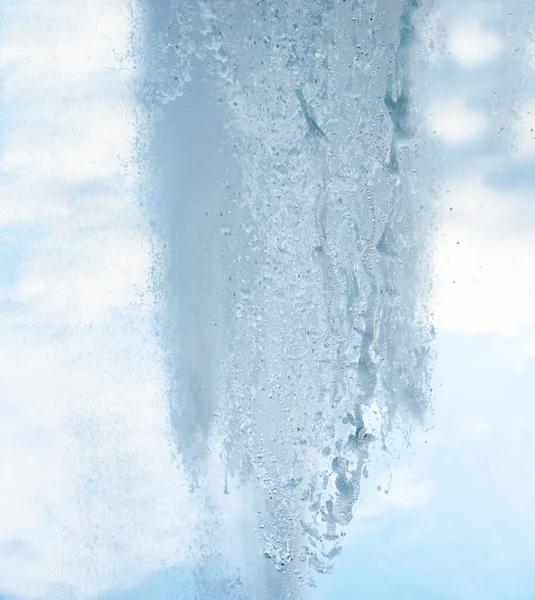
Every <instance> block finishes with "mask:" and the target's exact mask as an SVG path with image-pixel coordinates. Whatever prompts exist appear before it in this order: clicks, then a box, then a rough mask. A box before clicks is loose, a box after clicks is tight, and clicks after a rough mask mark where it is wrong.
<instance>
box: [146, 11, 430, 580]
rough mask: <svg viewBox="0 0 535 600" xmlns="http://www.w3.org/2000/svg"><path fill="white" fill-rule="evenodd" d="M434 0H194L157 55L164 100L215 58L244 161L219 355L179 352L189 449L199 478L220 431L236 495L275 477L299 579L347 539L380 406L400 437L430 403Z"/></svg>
mask: <svg viewBox="0 0 535 600" xmlns="http://www.w3.org/2000/svg"><path fill="white" fill-rule="evenodd" d="M429 8H430V4H429V3H428V5H427V6H426V7H425V10H424V8H422V7H419V6H418V3H417V2H416V0H407V1H406V2H401V1H400V2H391V1H388V2H386V1H385V2H378V1H376V0H373V1H372V0H368V1H361V2H345V1H340V2H338V1H335V0H313V1H310V2H306V3H305V2H285V1H283V0H272V1H268V0H257V1H253V0H248V1H245V2H229V1H228V0H204V1H202V2H198V3H196V2H177V3H175V4H173V5H172V7H171V10H170V13H169V14H170V18H169V25H168V26H167V29H166V30H165V31H164V34H163V35H162V36H161V37H160V38H159V44H160V45H159V46H157V47H158V48H159V50H158V52H156V55H158V56H156V55H155V58H154V61H155V64H156V65H157V68H154V69H152V70H151V72H152V74H153V75H152V84H151V85H150V86H149V87H148V89H149V92H150V93H149V95H148V96H147V101H148V102H150V103H156V104H158V103H159V102H163V103H166V102H168V101H170V100H171V99H174V98H177V97H178V96H180V95H181V94H183V93H184V92H185V91H187V88H188V85H189V83H190V82H191V80H192V78H194V77H195V74H196V73H198V72H199V71H200V68H199V64H200V65H202V69H205V70H206V72H207V73H209V74H210V75H211V77H212V79H211V80H210V81H211V82H212V83H211V85H212V91H211V93H212V97H213V98H214V100H215V99H217V101H218V102H219V103H221V104H222V105H224V107H225V111H226V114H227V119H228V120H227V123H226V127H227V129H226V131H227V139H226V140H225V141H224V142H222V144H224V147H225V149H226V151H227V152H228V153H229V161H230V162H232V164H233V165H234V175H233V177H232V178H229V181H227V185H226V186H225V187H224V189H223V191H222V192H221V194H222V198H223V199H222V200H221V202H220V204H221V205H224V206H225V207H226V210H225V215H223V211H222V212H221V217H223V216H225V219H224V222H225V223H226V226H225V227H222V228H221V230H220V233H221V234H222V235H221V241H218V242H217V254H218V258H217V261H218V279H217V281H218V282H219V283H218V285H220V286H221V287H220V288H218V289H217V290H216V291H215V292H213V290H212V292H209V293H213V296H214V298H215V299H216V300H215V302H216V304H217V307H218V308H217V311H218V316H217V321H216V320H214V323H213V327H211V328H210V334H209V335H208V338H206V339H204V341H203V342H202V344H203V346H204V347H205V348H207V347H210V360H209V364H207V363H206V362H203V354H202V352H200V353H194V357H193V359H191V356H190V357H189V358H187V357H186V356H187V352H186V351H184V349H182V351H181V353H179V356H178V358H177V360H178V362H181V364H182V365H186V366H185V367H184V368H183V370H182V382H178V383H177V389H176V390H175V393H174V396H173V398H172V411H173V414H174V415H175V421H176V423H177V426H178V428H179V432H178V436H177V443H178V447H179V450H180V452H181V454H182V456H183V457H186V460H185V462H186V463H187V464H188V468H189V470H190V472H191V473H192V477H193V480H195V481H196V484H195V485H198V484H199V477H201V478H202V477H205V479H204V481H206V473H207V472H208V471H209V468H208V467H207V466H206V461H208V460H210V459H208V458H207V457H208V455H209V454H210V451H209V448H211V447H212V448H218V452H220V457H219V456H215V453H214V452H212V460H216V461H219V460H221V461H222V463H223V465H224V468H225V471H226V476H225V484H224V491H225V492H226V493H230V494H231V495H232V493H234V491H235V490H236V489H237V488H238V487H239V486H248V485H251V486H253V487H254V488H256V489H257V490H258V493H259V498H260V500H259V503H260V504H259V505H260V509H259V516H258V524H259V531H260V532H261V537H262V538H263V548H264V550H263V553H264V556H265V557H266V558H269V559H270V560H271V561H272V562H273V563H274V565H275V568H276V569H277V570H278V571H280V572H282V573H284V574H286V575H287V576H288V577H290V576H291V577H292V578H295V579H296V580H297V581H298V582H305V581H307V580H308V579H309V576H310V572H309V571H314V572H319V573H328V572H330V571H331V570H332V568H333V565H334V562H335V560H336V557H337V556H338V555H339V554H340V552H341V551H342V537H343V528H344V527H345V526H347V525H348V524H349V523H350V522H351V519H352V516H353V511H354V507H355V503H356V501H357V499H358V497H359V491H360V486H361V481H362V478H363V477H366V476H367V466H366V465H367V461H368V454H369V447H370V444H372V443H374V435H372V433H371V432H370V431H369V430H368V428H367V426H366V421H367V418H368V415H370V414H371V413H373V412H375V413H376V414H377V415H378V418H379V419H380V420H381V422H382V429H381V436H382V442H383V444H385V443H386V440H387V436H388V432H389V430H390V428H391V427H393V425H394V424H399V423H401V424H402V425H404V426H406V427H408V428H410V427H411V424H413V423H414V422H415V421H417V420H419V419H422V418H423V416H424V415H425V413H426V409H427V407H428V403H429V395H430V389H429V367H430V359H431V352H430V343H431V340H432V337H433V331H432V327H431V326H430V323H429V318H428V314H427V310H426V306H427V304H426V302H427V295H428V291H429V290H428V285H429V279H428V274H427V267H426V264H427V263H426V261H427V257H428V253H429V246H428V241H429V235H430V224H431V222H432V218H433V200H432V194H431V192H430V190H429V187H430V186H428V185H427V183H428V182H427V183H426V179H425V177H424V176H423V175H424V172H425V171H426V168H425V167H422V165H425V161H424V160H423V159H422V158H421V157H422V156H423V155H425V154H426V153H429V152H430V149H429V145H428V143H427V141H426V138H425V134H424V133H423V132H422V131H421V127H420V125H419V123H418V114H419V111H418V99H417V98H418V96H417V95H416V96H415V94H414V90H415V89H417V88H418V85H421V84H422V79H423V77H422V70H423V68H424V67H423V65H424V62H425V58H424V53H423V52H422V48H421V44H420V41H419V33H418V32H419V29H421V28H422V27H424V26H425V18H426V10H429ZM162 57H163V58H162ZM168 72H169V73H171V76H168V75H167V73H168ZM162 73H165V74H166V75H165V76H163V75H162ZM179 101H180V100H179ZM236 173H237V175H236ZM222 183H223V182H222ZM207 214H208V213H207ZM223 282H224V283H223ZM181 318H182V319H187V318H188V315H187V311H185V313H184V311H183V315H182V316H179V317H178V319H179V320H180V319H181ZM199 335H201V334H200V333H199ZM202 335H205V334H202ZM179 343H180V342H179ZM190 359H191V360H190ZM192 382H194V385H193V387H192ZM199 394H202V395H203V398H204V399H203V400H201V398H200V396H199ZM200 406H205V407H210V410H201V409H200V408H199V407H200ZM208 413H209V414H208ZM186 429H187V430H188V431H189V432H191V431H195V432H196V435H195V436H192V435H190V434H188V432H186V431H185V430H186ZM185 439H187V440H189V441H187V442H185ZM201 448H204V450H203V451H200V449H201ZM207 470H208V471H207ZM203 473H204V475H203ZM201 487H202V486H201Z"/></svg>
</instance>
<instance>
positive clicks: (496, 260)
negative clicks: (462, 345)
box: [435, 179, 535, 335]
mask: <svg viewBox="0 0 535 600" xmlns="http://www.w3.org/2000/svg"><path fill="white" fill-rule="evenodd" d="M447 189H448V190H449V193H445V194H444V197H443V209H444V210H443V219H442V225H441V228H440V230H439V233H438V235H437V238H436V248H435V271H436V284H435V300H436V306H435V314H436V318H437V324H438V325H439V326H440V327H442V328H446V329H451V330H457V331H467V332H470V333H476V332H486V331H493V332H499V333H502V334H505V335H516V334H518V333H519V332H520V331H521V330H522V329H523V328H525V327H535V314H534V313H533V310H532V307H533V306H534V305H535V274H534V272H533V269H532V268H531V257H532V256H533V255H534V252H535V244H534V242H533V227H535V223H534V224H533V226H532V227H531V228H530V227H529V223H525V222H520V221H519V220H518V219H521V218H522V211H521V209H520V207H521V206H522V205H523V204H524V205H525V203H526V202H527V201H528V200H529V199H527V198H523V197H522V196H519V195H515V194H514V193H512V192H510V191H509V192H505V191H503V192H496V191H493V190H491V189H490V188H488V187H486V186H485V185H484V183H483V182H482V181H481V179H471V180H465V181H459V182H457V183H455V184H451V185H449V186H448V188H447ZM450 209H451V210H450Z"/></svg>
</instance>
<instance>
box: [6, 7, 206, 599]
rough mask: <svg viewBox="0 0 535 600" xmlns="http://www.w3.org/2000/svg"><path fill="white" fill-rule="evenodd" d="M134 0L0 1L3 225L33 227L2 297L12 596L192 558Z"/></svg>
mask: <svg viewBox="0 0 535 600" xmlns="http://www.w3.org/2000/svg"><path fill="white" fill-rule="evenodd" d="M129 5H130V3H129V2H127V1H126V0H112V1H110V0H50V1H49V2H46V3H43V2H39V1H38V0H26V1H23V0H21V1H20V2H17V3H6V5H2V7H1V8H0V12H1V15H0V17H1V21H2V36H1V39H0V72H1V78H2V81H1V84H2V90H3V95H2V103H3V104H2V110H3V112H4V114H5V116H6V128H5V134H4V138H3V143H2V149H1V151H0V169H1V170H2V172H3V179H2V181H1V182H0V226H3V227H8V226H10V225H13V224H17V223H18V224H24V226H25V227H24V229H23V230H24V231H25V232H31V237H26V238H22V239H20V240H19V243H20V244H21V246H22V247H23V249H24V253H23V254H24V257H25V258H24V260H23V262H22V264H21V265H20V269H19V270H20V276H19V278H18V280H17V281H16V282H15V283H14V284H12V285H11V286H9V287H6V286H4V287H3V288H2V290H1V293H2V297H1V298H0V300H2V301H3V304H2V307H3V308H2V310H1V311H0V323H1V328H2V337H1V339H0V364H2V370H1V373H0V489H1V490H2V494H1V495H0V594H1V593H8V594H15V595H20V596H25V597H28V596H31V597H36V598H44V597H57V596H58V594H60V591H59V589H60V588H62V589H63V590H64V589H65V588H67V589H68V590H69V591H68V593H67V596H70V597H76V598H84V597H88V596H91V595H95V594H97V593H101V592H104V591H105V590H107V589H109V588H111V587H115V586H120V585H123V584H124V585H126V584H128V583H133V582H135V581H136V580H138V579H139V578H141V577H143V576H144V575H146V574H148V573H150V572H151V571H152V570H155V569H160V568H162V567H165V566H166V565H172V564H175V563H177V562H181V561H187V560H191V559H192V558H193V557H192V556H191V548H189V547H188V546H187V543H186V542H185V540H186V539H187V538H188V535H191V533H189V534H188V532H191V530H192V528H194V527H195V525H196V523H197V522H198V518H199V512H198V509H197V508H196V507H195V506H193V503H192V501H191V500H189V497H190V496H189V494H188V490H187V484H186V481H185V478H184V477H183V475H182V474H181V473H180V471H179V465H178V464H177V461H176V457H175V456H174V452H173V449H172V442H171V439H170V437H171V434H170V427H171V426H170V423H169V419H168V411H167V406H166V399H167V394H168V390H167V387H166V386H167V383H166V381H167V379H166V371H165V369H166V367H165V361H164V358H163V355H162V349H161V348H160V346H159V343H158V339H157V337H156V334H155V332H154V331H153V328H152V327H153V325H152V324H153V321H154V319H155V318H156V317H157V316H158V315H157V314H156V313H155V311H156V310H157V306H158V298H157V297H156V295H155V293H154V291H153V289H152V279H151V272H152V270H153V269H154V268H157V265H156V264H155V260H156V258H157V257H156V255H155V253H158V252H159V250H158V245H159V242H158V240H157V239H156V238H155V237H154V235H153V234H152V233H151V231H150V228H149V226H148V224H147V222H146V219H145V216H144V214H143V212H142V209H141V208H140V202H139V200H140V199H139V197H138V192H137V190H138V189H139V187H140V184H141V183H142V182H141V181H140V180H139V179H136V177H138V175H137V165H136V164H132V162H133V161H134V160H135V142H136V136H137V135H138V133H139V132H138V130H137V125H138V121H137V119H138V117H137V116H136V115H137V114H136V106H135V100H134V96H133V93H132V76H133V73H134V68H133V67H134V66H135V58H134V48H133V46H132V40H133V39H134V38H135V32H134V31H133V30H132V21H131V13H130V10H129ZM133 8H134V9H135V7H133ZM26 235H28V233H26ZM6 301H7V302H6ZM8 306H10V307H11V308H7V307H8ZM61 594H64V592H61Z"/></svg>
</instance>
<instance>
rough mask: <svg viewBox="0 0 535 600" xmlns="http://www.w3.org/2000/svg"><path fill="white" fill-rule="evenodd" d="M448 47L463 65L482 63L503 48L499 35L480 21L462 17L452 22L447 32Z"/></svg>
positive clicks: (473, 65)
mask: <svg viewBox="0 0 535 600" xmlns="http://www.w3.org/2000/svg"><path fill="white" fill-rule="evenodd" d="M448 37H449V39H448V48H449V51H450V53H451V55H452V56H453V57H454V58H455V59H456V60H457V61H458V62H459V63H460V64H461V65H462V66H463V67H475V66H479V65H483V64H485V63H487V62H489V61H490V60H492V59H493V58H496V57H497V56H498V55H499V53H500V52H501V51H502V50H503V47H504V43H503V40H502V39H501V37H500V36H499V35H498V34H497V33H494V32H492V31H487V30H485V29H484V28H483V25H482V23H481V21H479V20H477V19H474V18H466V17H465V18H464V19H463V20H462V21H457V22H456V23H454V24H453V25H452V26H451V28H450V32H449V36H448Z"/></svg>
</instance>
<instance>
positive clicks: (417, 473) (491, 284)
mask: <svg viewBox="0 0 535 600" xmlns="http://www.w3.org/2000/svg"><path fill="white" fill-rule="evenodd" d="M67 5H68V6H69V7H70V8H69V9H68V10H67ZM134 6H135V4H134ZM438 6H439V10H437V11H435V12H433V13H432V14H431V15H430V16H429V23H428V29H427V30H426V31H427V35H428V36H429V37H430V38H433V40H434V41H435V54H432V55H431V56H430V62H431V64H432V65H433V69H432V73H431V75H430V85H429V87H428V94H429V96H428V97H427V98H425V106H426V110H427V114H426V115H425V118H426V119H427V123H428V129H429V131H431V132H434V133H433V135H436V137H437V148H438V150H439V152H441V153H442V156H443V157H444V161H443V163H442V166H441V171H440V179H441V181H440V184H439V186H438V187H439V189H438V195H439V199H440V203H441V207H442V209H443V210H442V211H441V215H440V219H441V220H440V223H441V225H440V228H439V229H438V232H437V237H436V245H435V249H434V255H433V261H434V266H435V275H436V280H435V284H436V285H435V317H436V321H437V329H438V335H437V341H436V349H437V355H438V359H437V364H436V372H435V390H436V396H435V411H434V415H433V417H432V423H433V428H432V429H431V430H430V431H427V432H424V431H420V430H416V431H415V432H414V435H413V438H412V446H411V448H406V447H404V444H403V442H402V440H396V439H394V440H393V441H392V446H393V448H394V450H393V452H392V454H391V456H390V457H386V456H385V455H383V454H382V453H381V452H379V451H377V452H376V454H375V455H374V457H373V460H372V463H371V467H370V475H371V476H370V480H369V481H368V483H367V486H365V487H364V489H363V494H362V499H361V502H360V503H359V505H358V510H357V511H356V515H355V520H354V522H353V524H352V526H351V527H350V528H349V529H348V535H347V544H346V548H345V549H344V551H343V553H342V555H341V557H340V560H339V563H338V565H337V568H336V570H335V573H334V574H333V575H332V576H330V577H327V578H322V579H320V583H319V587H318V588H317V590H315V591H314V590H311V592H310V595H311V598H314V600H331V599H333V598H335V599H336V600H345V599H347V600H349V599H353V598H355V597H358V596H362V597H366V598H370V599H373V600H382V599H385V600H387V599H388V600H390V599H392V598H395V599H396V600H404V599H407V600H419V599H420V598H421V599H422V600H435V599H436V600H479V599H485V600H494V599H496V600H508V599H511V600H529V599H532V598H533V597H535V575H534V574H533V568H532V565H533V564H534V562H535V517H534V516H533V506H535V483H534V480H533V475H532V474H533V472H535V464H534V463H535V458H533V456H535V452H534V451H533V450H534V448H533V444H534V442H533V440H535V418H534V417H535V404H534V403H533V402H532V396H533V393H532V390H533V389H534V387H535V375H534V374H533V373H535V312H533V309H532V307H533V306H535V270H534V269H533V268H532V262H533V256H534V252H533V250H534V249H533V239H535V236H534V235H533V234H534V233H535V232H534V229H535V212H534V211H533V194H532V192H531V189H530V188H531V187H532V186H530V182H531V180H530V177H531V176H530V175H529V173H530V169H531V170H532V168H533V161H534V159H535V136H534V135H533V132H532V129H533V127H534V126H535V120H534V119H535V117H534V115H535V107H534V106H533V101H532V97H533V88H534V87H535V45H533V43H532V39H533V38H532V37H531V38H530V35H531V33H532V32H533V28H534V27H535V21H534V16H533V14H532V12H530V11H529V9H528V8H523V6H521V3H520V2H514V3H512V4H505V2H498V1H489V2H476V1H474V2H463V3H460V2H456V1H454V0H448V1H444V2H442V3H439V5H438ZM460 6H462V7H463V10H462V12H461V11H460V10H459V8H460ZM30 12H31V14H32V15H34V16H33V17H32V18H31V19H26V18H25V15H27V14H30ZM506 13H512V17H510V15H509V14H506ZM60 17H61V18H60ZM0 21H1V22H2V23H3V25H2V32H1V39H0V78H1V80H2V86H3V95H4V104H3V105H2V110H3V113H4V114H5V116H3V117H2V120H4V119H5V120H7V122H8V123H9V127H8V128H7V129H6V130H5V132H4V135H3V136H2V145H1V148H0V172H1V173H2V178H0V202H1V203H2V204H1V209H0V210H1V212H0V226H1V227H2V236H1V237H2V239H1V241H0V257H1V259H0V325H1V326H2V332H3V334H2V338H3V339H2V341H1V342H0V359H1V361H2V363H1V364H2V365H3V368H2V371H3V372H2V373H1V374H0V393H1V397H2V402H1V404H0V416H1V419H2V426H1V427H0V456H2V457H3V460H2V461H1V462H0V487H1V488H2V489H3V490H5V492H4V493H3V494H2V498H1V499H0V515H3V516H1V517H0V586H2V587H0V591H1V590H2V589H3V590H5V592H6V593H10V594H12V595H13V597H14V598H22V597H28V596H31V597H35V598H38V599H43V600H48V599H49V598H63V597H65V598H67V597H69V593H67V592H66V591H65V590H66V589H67V588H71V589H74V590H75V594H74V595H75V596H77V597H84V596H88V597H89V596H92V597H98V598H99V599H100V600H145V599H151V600H167V599H168V598H169V599H171V598H176V597H180V592H177V590H182V591H183V592H184V589H185V588H188V587H189V588H191V587H193V586H194V585H195V584H194V583H193V579H192V578H193V575H192V573H193V571H194V568H193V567H192V564H191V562H192V561H191V555H190V550H191V546H190V545H188V544H191V540H192V539H195V530H196V527H197V526H198V524H199V523H200V521H201V516H200V512H201V511H202V507H198V506H195V505H194V504H192V501H191V499H190V498H189V496H188V493H187V486H186V483H185V481H184V480H183V478H182V477H181V476H180V474H179V473H178V471H177V470H176V469H175V462H174V461H175V459H176V457H175V456H174V455H173V452H172V451H171V449H170V447H169V444H168V443H167V439H168V435H169V431H168V426H169V425H168V423H167V422H166V419H165V416H163V415H165V406H164V404H163V402H164V401H163V400H162V399H163V398H165V394H166V392H167V389H166V387H165V386H166V383H165V358H164V357H162V355H161V351H160V348H159V347H158V341H157V339H156V335H155V333H154V331H153V323H154V319H158V318H159V316H160V314H159V312H158V311H159V310H160V308H161V307H160V305H159V302H160V300H161V298H159V296H158V294H157V293H155V292H154V290H153V289H152V287H151V285H150V281H151V269H152V267H153V265H154V264H158V258H159V257H160V255H161V253H162V249H161V247H160V243H161V241H160V240H159V239H158V238H157V237H155V236H153V235H152V233H151V228H150V223H149V218H148V216H147V215H146V214H145V213H144V212H143V211H142V210H141V209H140V204H139V202H138V200H139V193H140V191H139V190H140V189H143V186H146V185H147V179H144V178H145V177H148V176H147V174H146V173H143V172H142V173H139V172H138V171H137V170H136V169H135V168H134V169H133V168H132V161H131V158H132V156H134V155H135V152H136V135H137V132H138V129H136V128H142V127H143V126H145V125H146V123H144V121H143V119H144V118H145V115H143V114H142V112H141V113H140V112H139V111H138V112H135V110H133V107H134V103H135V98H134V94H133V85H134V81H135V77H136V75H135V70H136V68H138V67H139V64H137V63H136V60H135V58H134V57H135V52H134V43H139V40H137V41H136V40H133V38H132V36H131V33H132V27H133V21H132V13H131V12H130V11H129V10H128V6H127V3H126V2H124V1H123V0H113V1H111V0H110V1H107V0H92V2H84V1H81V2H79V3H65V2H63V3H62V2H61V1H60V0H57V1H55V2H54V3H51V4H50V5H49V6H47V8H46V10H40V9H37V8H36V6H35V3H31V2H29V1H26V0H20V1H17V2H10V3H6V4H5V5H3V6H2V7H1V8H0ZM58 23H61V24H63V25H61V26H58ZM511 23H512V24H513V25H511ZM62 27H63V28H62ZM21 28H22V29H21ZM73 29H74V30H76V31H77V32H78V33H77V36H76V41H75V42H73V39H72V35H71V34H70V33H69V32H71V31H72V30H73ZM530 32H531V33H530ZM51 36H56V38H55V43H54V44H52V43H51V41H50V40H51ZM530 39H531V42H529V40H530ZM27 40H32V41H31V43H28V42H27ZM529 44H531V46H530V45H529ZM517 47H518V48H521V49H522V50H521V51H519V52H514V51H513V49H514V48H517ZM88 49H90V50H88ZM65 57H68V58H67V59H66V58H65ZM134 67H135V68H134ZM444 74H447V77H445V75H444ZM497 78H498V79H497ZM497 80H498V84H497V83H496V81H497ZM445 82H446V83H445ZM520 82H522V83H520ZM103 90H105V93H103ZM36 98H38V99H39V102H38V103H36V102H35V99H36ZM489 98H491V100H489ZM88 124H89V125H88ZM205 133H206V134H207V135H206V139H207V140H210V139H211V138H210V135H211V134H212V133H213V132H212V131H210V132H208V131H206V132H205ZM80 140H83V144H81V143H80ZM207 143H208V142H207ZM81 190H84V193H83V194H82V193H80V191H81ZM21 240H22V241H21ZM119 314H120V315H122V316H121V317H119V316H118V315H119ZM112 398H113V402H112V401H111V399H112ZM131 439H135V440H140V441H139V443H138V442H136V443H129V441H128V440H131ZM88 469H89V470H91V471H92V472H93V473H94V480H92V481H87V480H86V479H85V476H84V473H86V472H87V470H88ZM389 470H390V471H389ZM110 482H113V486H110V485H109V483H110ZM379 484H380V485H381V488H382V489H381V491H377V489H376V488H377V485H379ZM385 487H387V489H388V490H389V493H388V494H387V495H386V494H385V493H384V489H385ZM133 489H134V490H136V491H135V492H134V493H133V492H132V490H133ZM230 502H231V501H230ZM177 506H180V510H177ZM227 508H228V510H229V512H231V513H232V518H236V515H238V516H239V515H241V512H240V511H241V510H242V506H241V505H239V504H238V505H235V506H230V505H229V506H228V507H227ZM188 540H190V541H189V542H188ZM89 564H90V565H91V566H90V567H89V566H88V565H89ZM197 567H198V565H197ZM132 585H133V587H131V588H130V586H132ZM127 588H130V589H127ZM109 589H117V590H119V591H117V592H109V591H108V590H109ZM184 593H185V592H184ZM214 600H216V599H214Z"/></svg>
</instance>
